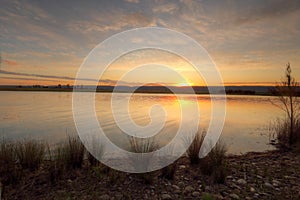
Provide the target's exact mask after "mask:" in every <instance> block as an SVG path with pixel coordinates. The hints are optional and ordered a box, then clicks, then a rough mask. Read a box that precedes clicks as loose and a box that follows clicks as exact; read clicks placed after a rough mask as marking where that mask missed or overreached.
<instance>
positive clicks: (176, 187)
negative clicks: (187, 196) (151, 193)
mask: <svg viewBox="0 0 300 200" xmlns="http://www.w3.org/2000/svg"><path fill="white" fill-rule="evenodd" d="M172 187H173V189H175V190H180V187H179V186H177V185H172Z"/></svg>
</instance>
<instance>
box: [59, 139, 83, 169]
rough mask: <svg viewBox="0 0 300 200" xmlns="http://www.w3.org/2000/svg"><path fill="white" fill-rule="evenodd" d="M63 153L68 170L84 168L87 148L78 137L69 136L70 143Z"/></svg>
mask: <svg viewBox="0 0 300 200" xmlns="http://www.w3.org/2000/svg"><path fill="white" fill-rule="evenodd" d="M62 151H63V153H62V155H64V157H65V161H66V164H67V168H68V169H70V168H72V169H75V168H81V167H82V164H83V158H84V153H85V148H84V146H83V144H82V142H81V141H80V139H79V138H78V137H72V136H69V137H68V141H67V142H66V143H65V145H64V146H63V148H62Z"/></svg>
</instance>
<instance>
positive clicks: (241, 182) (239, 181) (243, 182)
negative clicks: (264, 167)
mask: <svg viewBox="0 0 300 200" xmlns="http://www.w3.org/2000/svg"><path fill="white" fill-rule="evenodd" d="M237 183H238V184H241V185H246V184H247V181H245V180H244V179H242V178H241V179H239V180H238V181H237Z"/></svg>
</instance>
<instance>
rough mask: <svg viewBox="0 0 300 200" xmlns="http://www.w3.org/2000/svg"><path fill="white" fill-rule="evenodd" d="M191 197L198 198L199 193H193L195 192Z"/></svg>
mask: <svg viewBox="0 0 300 200" xmlns="http://www.w3.org/2000/svg"><path fill="white" fill-rule="evenodd" d="M192 196H193V197H199V196H200V192H197V191H195V192H193V193H192Z"/></svg>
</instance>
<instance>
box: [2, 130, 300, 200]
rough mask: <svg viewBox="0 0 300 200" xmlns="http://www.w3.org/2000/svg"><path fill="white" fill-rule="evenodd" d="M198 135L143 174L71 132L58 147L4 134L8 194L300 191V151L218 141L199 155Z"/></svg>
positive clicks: (285, 194) (247, 195)
mask: <svg viewBox="0 0 300 200" xmlns="http://www.w3.org/2000/svg"><path fill="white" fill-rule="evenodd" d="M196 138H198V139H195V140H194V141H195V142H194V143H193V144H192V145H191V147H190V148H189V149H188V151H187V154H186V155H184V156H182V157H181V158H179V159H178V160H176V161H175V162H174V163H173V164H171V165H169V166H167V167H165V168H163V169H160V170H157V171H154V172H149V173H141V174H134V173H125V172H120V171H116V170H114V169H111V168H109V167H107V166H105V165H103V164H101V163H100V162H99V161H97V160H95V159H91V157H90V156H91V155H90V154H88V152H87V151H86V150H85V148H84V146H83V145H82V143H81V141H80V140H79V139H78V138H77V137H70V136H69V139H68V140H67V141H65V142H64V143H62V144H61V145H60V146H57V147H56V148H55V149H53V150H52V151H50V150H49V148H47V145H46V144H45V143H43V142H40V141H36V140H24V141H21V142H8V141H4V140H3V141H2V143H1V145H0V157H1V160H0V162H1V165H0V172H1V173H0V175H1V176H0V178H1V179H0V180H1V184H2V186H1V190H2V197H3V199H32V198H33V197H34V199H109V200H110V199H203V200H210V199H299V198H300V192H299V191H300V182H299V181H298V180H299V179H300V173H299V172H300V154H299V151H294V150H293V151H282V150H274V151H267V152H249V153H246V154H243V155H225V152H226V147H225V146H224V144H222V143H217V145H216V146H215V147H214V149H213V150H212V151H211V153H210V154H209V155H208V156H206V157H205V158H202V159H199V158H197V157H195V154H197V153H198V150H199V148H200V147H201V145H200V144H201V143H202V142H203V135H202V136H199V137H198V136H196ZM152 143H153V141H151V144H152ZM136 145H138V147H137V146H136ZM139 145H142V146H139ZM144 145H146V146H149V145H148V144H147V142H146V143H145V142H143V143H135V145H134V146H132V147H134V149H136V148H138V149H143V152H144V151H148V150H149V151H151V148H149V149H148V148H141V147H143V146H144ZM100 149H101V148H100ZM102 150H103V149H102ZM128 159H130V158H128ZM195 159H196V160H195ZM149 162H151V161H149Z"/></svg>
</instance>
